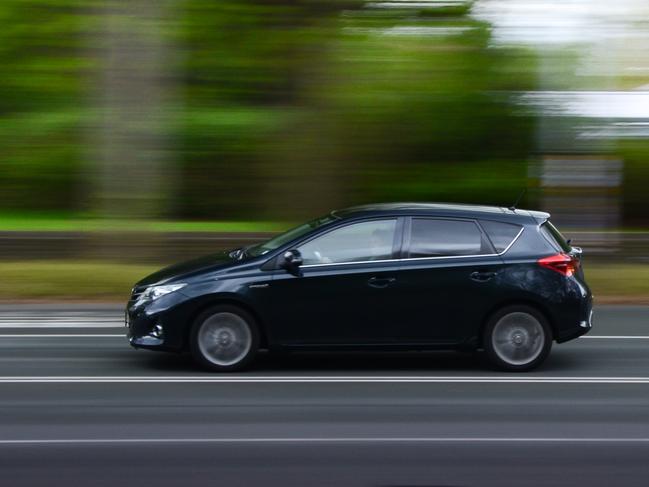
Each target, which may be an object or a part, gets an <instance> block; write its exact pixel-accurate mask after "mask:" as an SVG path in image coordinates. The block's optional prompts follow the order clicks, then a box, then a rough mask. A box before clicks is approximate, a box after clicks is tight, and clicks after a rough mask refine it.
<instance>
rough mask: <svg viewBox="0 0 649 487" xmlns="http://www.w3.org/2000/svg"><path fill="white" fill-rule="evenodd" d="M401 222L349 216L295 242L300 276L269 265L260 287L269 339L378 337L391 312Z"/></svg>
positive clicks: (350, 341)
mask: <svg viewBox="0 0 649 487" xmlns="http://www.w3.org/2000/svg"><path fill="white" fill-rule="evenodd" d="M402 221H403V219H399V218H380V219H373V220H365V221H357V222H351V223H349V224H343V225H341V226H338V227H336V228H334V229H332V230H327V231H325V232H323V233H322V234H319V235H317V236H315V237H313V238H311V239H310V240H308V241H307V242H303V243H301V244H300V245H298V246H297V247H296V249H297V250H298V251H299V252H300V254H301V256H302V259H303V265H302V266H301V267H300V270H301V276H294V275H292V274H290V273H288V272H286V271H281V270H280V271H275V273H274V275H273V280H272V282H271V284H270V286H269V287H268V289H267V291H268V296H269V299H268V302H269V303H271V305H270V306H268V307H267V309H266V316H267V319H268V321H269V328H270V329H271V335H272V338H273V341H274V342H276V343H279V344H281V345H289V346H291V345H295V346H307V345H320V346H322V345H339V346H364V345H373V344H374V345H375V344H377V343H383V342H385V340H386V336H389V332H388V330H389V329H390V327H391V326H393V325H392V322H393V320H394V319H397V318H398V306H399V303H398V302H397V300H395V289H396V288H397V286H398V282H397V272H398V270H399V261H398V259H396V256H397V253H398V252H399V248H400V245H401V239H402V230H401V229H402V226H403V225H402V223H401V222H402Z"/></svg>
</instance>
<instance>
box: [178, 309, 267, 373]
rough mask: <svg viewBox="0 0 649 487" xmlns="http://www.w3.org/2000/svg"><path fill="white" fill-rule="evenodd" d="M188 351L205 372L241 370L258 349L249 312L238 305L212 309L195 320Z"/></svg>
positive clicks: (257, 340)
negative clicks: (206, 370)
mask: <svg viewBox="0 0 649 487" xmlns="http://www.w3.org/2000/svg"><path fill="white" fill-rule="evenodd" d="M219 339H220V340H219ZM219 343H220V344H219ZM190 350H191V354H192V357H193V358H194V360H195V361H196V362H197V363H198V364H199V365H200V366H201V367H203V368H206V369H208V370H212V371H215V372H234V371H237V370H241V369H243V368H245V367H246V366H247V365H249V364H250V362H252V360H253V359H254V357H255V355H256V354H257V351H258V350H259V328H258V327H257V324H256V322H255V320H254V318H253V317H252V316H251V315H250V313H248V312H246V311H244V310H243V309H241V308H239V307H237V306H231V305H222V306H214V307H212V308H209V309H207V310H205V311H204V312H202V313H201V314H200V315H199V316H198V317H197V318H196V320H195V322H194V325H193V326H192V330H191V335H190Z"/></svg>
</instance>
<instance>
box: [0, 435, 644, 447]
mask: <svg viewBox="0 0 649 487" xmlns="http://www.w3.org/2000/svg"><path fill="white" fill-rule="evenodd" d="M137 443H140V444H141V443H148V444H192V443H193V444H205V443H207V444H233V443H247V444H250V443H260V444H262V443H297V444H300V443H302V444H304V443H649V438H620V437H613V438H606V437H592V438H588V437H582V438H566V437H530V438H525V437H512V438H509V437H480V436H476V437H443V436H439V437H362V436H359V437H329V438H327V437H322V438H319V437H302V438H300V437H268V438H264V437H259V438H60V439H59V438H53V439H47V438H43V439H14V440H11V439H9V440H0V445H12V446H13V445H88V444H98V445H99V444H137Z"/></svg>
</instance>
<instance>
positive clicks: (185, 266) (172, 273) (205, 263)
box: [136, 252, 239, 287]
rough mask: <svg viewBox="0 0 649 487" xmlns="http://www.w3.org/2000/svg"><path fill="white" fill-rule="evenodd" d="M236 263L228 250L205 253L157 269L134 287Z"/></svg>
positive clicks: (170, 280)
mask: <svg viewBox="0 0 649 487" xmlns="http://www.w3.org/2000/svg"><path fill="white" fill-rule="evenodd" d="M237 263H239V261H238V260H236V259H234V258H232V257H230V256H229V255H228V252H219V253H216V254H210V255H205V256H203V257H199V258H197V259H192V260H188V261H185V262H180V263H179V264H173V265H171V266H169V267H165V268H164V269H160V270H159V271H156V272H154V273H153V274H150V275H148V276H146V277H145V278H144V279H142V280H140V281H139V282H138V283H137V284H136V287H140V286H152V285H160V284H166V283H171V282H174V281H175V282H178V281H180V280H183V279H188V278H191V277H193V276H195V275H196V274H199V273H204V272H206V271H219V270H222V269H227V268H229V267H232V266H234V265H236V264H237Z"/></svg>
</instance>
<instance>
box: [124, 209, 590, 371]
mask: <svg viewBox="0 0 649 487" xmlns="http://www.w3.org/2000/svg"><path fill="white" fill-rule="evenodd" d="M549 217H550V215H549V214H547V213H543V212H538V211H528V210H518V209H517V210H514V209H508V208H500V207H489V206H470V205H457V204H433V203H430V204H423V203H391V204H377V205H366V206H357V207H353V208H347V209H344V210H338V211H333V212H331V213H330V214H329V215H326V216H324V217H321V218H318V219H315V220H313V221H311V222H308V223H305V224H303V225H300V226H299V227H297V228H294V229H292V230H289V231H288V232H286V233H283V234H281V235H278V236H276V237H274V238H272V239H270V240H268V241H267V242H264V243H260V244H257V245H252V246H248V247H243V248H240V249H236V250H233V251H231V252H222V253H219V254H214V255H209V256H206V257H202V258H200V259H196V260H193V261H190V262H185V263H182V264H177V265H174V266H171V267H168V268H166V269H163V270H161V271H158V272H156V273H154V274H152V275H150V276H148V277H146V278H144V279H143V280H141V281H140V282H138V283H137V284H136V285H135V287H134V288H133V291H132V295H131V298H130V300H129V302H128V304H127V309H126V322H127V326H128V337H129V341H130V344H131V345H132V346H133V347H136V348H146V349H152V350H163V351H172V352H184V351H189V352H191V354H192V355H193V357H194V358H195V359H196V361H197V362H198V363H199V364H201V365H203V366H204V367H206V368H208V369H211V370H215V371H234V370H240V369H241V368H243V367H245V366H246V365H248V364H249V363H250V362H251V361H252V360H253V358H254V357H255V354H256V353H257V352H258V351H259V350H260V349H267V350H270V351H276V350H277V351H309V350H313V351H315V350H319V351H328V350H332V351H333V350H359V351H360V350H363V351H367V350H380V351H392V350H394V351H419V350H437V349H455V350H484V352H485V353H486V356H487V357H488V358H489V360H490V361H491V363H493V365H495V366H496V367H498V368H500V369H503V370H508V371H526V370H531V369H533V368H534V367H536V366H538V365H540V364H541V363H542V362H543V361H544V360H545V358H546V357H547V356H548V354H549V352H550V349H551V346H552V344H553V342H557V343H561V342H565V341H568V340H571V339H573V338H577V337H579V336H580V335H583V334H585V333H587V332H588V331H589V329H590V327H591V322H592V295H591V292H590V290H589V288H588V286H587V284H586V282H585V280H584V274H583V269H582V266H581V249H578V248H576V247H571V246H570V245H569V243H568V242H567V241H566V240H565V239H564V238H563V236H562V235H561V233H559V231H558V230H557V229H556V228H555V227H554V226H553V225H552V223H551V222H550V220H549Z"/></svg>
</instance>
